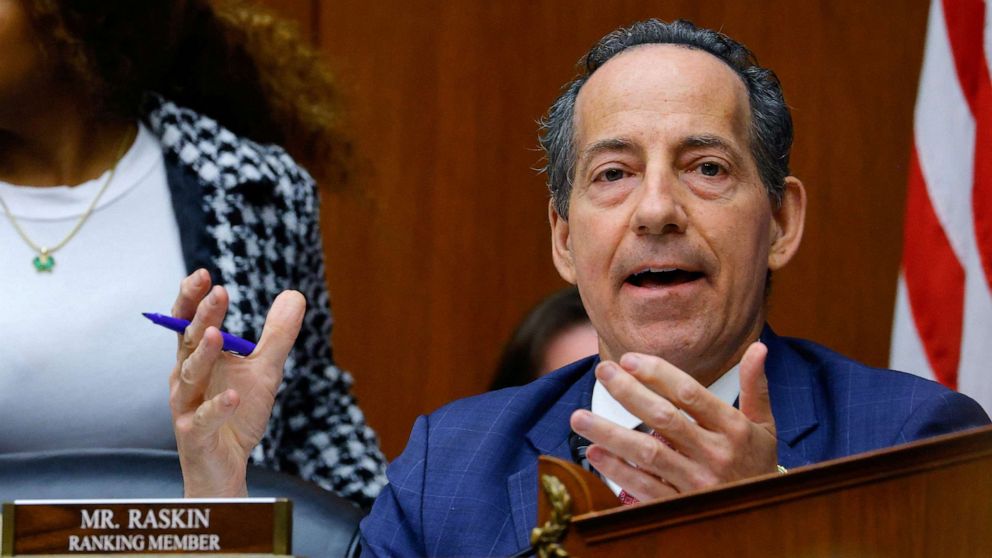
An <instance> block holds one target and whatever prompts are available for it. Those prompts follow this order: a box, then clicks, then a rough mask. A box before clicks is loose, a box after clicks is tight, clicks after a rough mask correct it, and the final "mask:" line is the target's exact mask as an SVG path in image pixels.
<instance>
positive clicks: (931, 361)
mask: <svg viewBox="0 0 992 558" xmlns="http://www.w3.org/2000/svg"><path fill="white" fill-rule="evenodd" d="M990 21H992V1H990V2H985V1H983V0H943V1H941V0H933V2H932V4H931V6H930V19H929V23H928V26H927V40H926V51H925V54H924V60H923V71H922V73H921V75H920V89H919V92H918V95H917V99H916V110H915V114H914V125H913V140H914V141H913V152H912V155H911V157H910V169H909V186H908V193H907V201H906V224H905V230H904V233H903V240H904V245H903V255H902V269H901V271H900V274H899V287H898V294H897V298H896V315H895V323H894V326H893V333H892V354H891V359H890V365H891V366H892V368H895V369H898V370H906V371H909V372H915V373H917V374H919V375H921V376H924V377H928V378H931V379H935V380H937V381H939V382H940V383H942V384H944V385H946V386H948V387H951V388H954V389H957V390H958V391H961V392H962V393H965V394H967V395H970V396H971V397H973V398H974V399H975V400H977V401H978V402H979V403H981V404H982V406H983V407H985V409H986V410H987V411H990V412H992V81H990V79H989V68H990V66H989V60H990V59H992V57H990V56H989V55H990V53H992V27H990V25H989V23H990Z"/></svg>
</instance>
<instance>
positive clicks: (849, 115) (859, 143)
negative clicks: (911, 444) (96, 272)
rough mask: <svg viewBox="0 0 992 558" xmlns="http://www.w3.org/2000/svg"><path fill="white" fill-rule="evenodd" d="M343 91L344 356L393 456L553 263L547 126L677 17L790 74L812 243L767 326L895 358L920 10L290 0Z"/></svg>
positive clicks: (910, 2) (337, 299)
mask: <svg viewBox="0 0 992 558" xmlns="http://www.w3.org/2000/svg"><path fill="white" fill-rule="evenodd" d="M269 3H270V4H271V5H273V6H274V7H276V9H278V10H280V11H283V12H284V13H286V14H287V15H289V16H290V17H293V18H296V19H298V20H299V21H301V24H302V26H303V29H304V30H305V31H306V32H307V33H309V34H310V35H311V36H312V37H313V38H314V40H315V41H316V42H317V44H319V45H320V47H321V49H322V50H323V51H324V52H325V53H326V54H327V56H328V59H329V60H330V63H331V65H332V67H333V68H334V69H335V70H336V72H337V75H338V76H339V78H340V81H341V84H342V87H343V88H344V91H345V94H346V98H347V100H348V119H349V122H350V130H351V136H352V138H353V139H354V142H355V144H354V145H355V164H354V170H353V173H352V174H353V179H352V181H351V183H350V184H348V185H346V186H345V187H343V188H336V189H334V190H333V191H331V192H329V193H326V194H325V196H324V205H323V225H324V242H325V244H324V248H325V250H326V252H327V260H328V273H329V282H330V286H331V293H332V295H333V300H334V312H335V317H336V327H335V331H334V345H335V354H336V355H337V358H338V360H339V362H340V363H341V364H342V365H343V366H345V367H346V368H348V369H349V370H351V371H352V372H353V374H354V376H355V379H356V386H355V390H356V392H357V394H358V396H359V399H360V401H361V405H362V407H363V408H364V410H365V412H366V414H367V416H368V419H369V421H370V423H371V424H372V426H373V427H375V429H376V430H377V431H378V432H379V433H380V435H381V438H382V444H383V448H384V449H385V451H386V453H387V455H388V456H389V457H391V458H392V457H395V456H396V455H397V453H398V452H399V451H400V450H401V449H402V447H403V444H404V442H405V440H406V437H407V435H408V432H409V429H410V426H411V425H412V422H413V419H414V418H415V417H416V415H418V414H421V413H424V412H428V411H431V410H433V409H434V408H436V407H438V406H439V405H441V404H443V403H445V402H447V401H450V400H452V399H455V398H459V397H464V396H467V395H471V394H475V393H479V392H481V391H483V390H484V389H485V387H486V386H487V384H488V383H489V381H490V379H491V376H492V370H493V369H494V367H495V364H496V360H497V355H498V353H499V350H500V348H501V345H502V343H503V341H504V339H505V338H506V337H507V336H508V334H509V333H510V331H511V330H512V329H513V327H514V325H515V324H516V322H517V321H518V320H519V319H520V318H521V317H522V315H523V314H524V312H525V311H526V310H527V309H528V308H529V307H530V306H531V305H533V304H534V303H535V302H536V301H537V300H538V299H540V298H541V297H542V296H543V295H544V294H546V293H549V292H551V291H553V290H555V289H557V288H559V287H561V286H563V284H564V283H563V282H562V281H561V279H559V278H558V277H557V274H556V272H555V270H554V268H553V267H552V265H551V258H550V250H549V247H550V242H549V237H548V225H547V217H546V214H547V206H546V200H547V195H546V193H545V190H544V186H543V178H542V176H539V175H538V174H537V173H536V172H535V171H534V170H533V169H534V168H535V167H537V166H539V165H540V155H539V153H538V152H537V151H536V149H535V147H536V145H537V140H536V125H535V121H536V120H537V119H538V118H539V117H540V116H541V115H542V114H543V112H544V111H545V109H546V108H547V106H548V105H549V104H550V102H551V101H552V100H553V99H554V97H555V96H556V95H557V93H558V90H559V87H560V86H561V85H562V84H564V83H565V82H566V81H567V80H568V79H570V78H571V77H572V76H573V75H574V73H575V62H576V61H577V59H578V58H579V56H580V55H581V54H582V53H583V52H585V50H586V49H587V48H588V47H589V46H591V45H592V44H593V43H594V42H595V41H596V40H597V39H598V38H599V37H601V36H602V35H603V34H605V33H606V32H608V31H610V30H611V29H613V28H614V27H616V26H619V25H622V24H627V23H630V22H633V21H635V20H638V19H643V18H647V17H660V18H663V19H674V18H678V17H683V18H687V19H691V20H693V21H695V22H696V23H697V24H700V25H704V26H707V27H712V28H716V29H721V30H723V31H724V32H726V33H728V34H729V35H731V36H733V37H735V38H736V39H738V40H741V41H742V42H744V43H745V44H747V45H748V46H749V47H750V48H751V49H752V50H754V51H755V52H756V53H757V55H758V57H759V59H760V60H761V62H762V63H763V64H764V65H767V66H769V67H771V68H773V69H774V70H775V71H776V72H777V73H778V75H779V77H780V78H781V80H782V82H783V84H784V88H785V93H786V99H787V100H788V102H789V104H790V105H791V107H792V109H793V116H794V119H795V123H796V143H795V148H794V150H793V159H792V163H793V172H794V174H795V175H797V176H799V177H800V178H802V179H803V181H804V182H805V183H806V185H807V188H808V193H809V214H808V218H807V228H806V235H805V240H804V243H803V248H802V249H801V251H800V254H799V256H798V257H797V258H796V259H795V260H794V262H793V263H792V264H791V265H790V267H789V268H787V269H786V270H784V271H783V272H781V273H779V274H777V275H776V277H775V281H774V282H775V286H774V292H773V296H772V299H771V305H772V309H771V318H770V321H771V323H772V324H773V326H774V327H775V328H776V329H777V330H778V332H779V333H782V334H787V335H798V336H803V337H808V338H812V339H815V340H818V341H820V342H822V343H824V344H827V345H829V346H831V347H833V348H835V349H837V350H840V351H842V352H844V353H847V354H849V355H851V356H853V357H855V358H858V359H861V360H863V361H865V362H868V363H869V364H873V365H884V364H885V362H886V361H887V360H888V347H889V331H890V322H891V319H892V309H893V305H894V299H895V285H896V277H897V273H898V267H899V258H900V249H901V244H902V242H901V238H902V236H901V235H902V233H901V228H902V213H903V205H904V197H905V194H904V190H905V181H906V166H907V161H908V154H909V147H910V134H911V129H912V109H913V102H914V99H915V94H916V81H917V77H918V75H919V70H920V64H921V61H922V53H923V41H924V31H925V27H926V17H927V6H928V2H927V1H926V0H905V1H902V0H900V1H898V2H896V1H889V2H863V1H861V0H819V1H812V0H810V1H798V0H791V1H787V0H751V1H741V0H720V1H705V2H704V1H699V0H670V1H667V2H660V1H650V0H617V1H610V2H604V1H603V0H540V1H525V0H507V1H504V2H490V1H483V0H459V1H440V0H435V1H427V0H403V1H397V0H380V1H378V2H369V1H368V0H328V1H318V0H294V1H280V2H276V1H275V0H271V1H270V2H269Z"/></svg>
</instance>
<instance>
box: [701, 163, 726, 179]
mask: <svg viewBox="0 0 992 558" xmlns="http://www.w3.org/2000/svg"><path fill="white" fill-rule="evenodd" d="M722 170H723V168H721V167H720V165H718V164H716V163H703V164H701V165H699V173H700V174H702V175H703V176H719V175H720V172H721V171H722Z"/></svg>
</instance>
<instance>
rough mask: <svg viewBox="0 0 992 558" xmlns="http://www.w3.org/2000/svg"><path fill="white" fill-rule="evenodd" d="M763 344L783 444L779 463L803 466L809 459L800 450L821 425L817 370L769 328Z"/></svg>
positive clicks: (779, 433) (773, 405) (769, 384)
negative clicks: (808, 437) (815, 392)
mask: <svg viewBox="0 0 992 558" xmlns="http://www.w3.org/2000/svg"><path fill="white" fill-rule="evenodd" d="M761 341H762V342H763V343H764V344H765V345H766V346H767V347H768V359H767V361H766V362H765V375H766V377H767V378H768V392H769V396H770V397H771V402H772V414H773V415H774V416H775V429H776V432H777V435H778V440H779V460H780V462H781V463H782V464H783V465H785V466H787V467H795V466H797V465H803V464H805V459H803V458H802V457H801V453H802V452H801V451H798V450H799V449H800V448H799V447H797V446H798V445H799V444H801V443H802V442H803V440H804V439H805V438H806V437H807V435H808V434H810V433H811V432H813V431H814V430H816V428H817V426H818V425H819V419H818V409H817V408H816V399H815V397H814V390H815V389H816V384H815V381H814V373H815V367H814V366H813V365H812V364H811V363H810V362H809V361H807V360H806V359H804V358H803V357H802V356H801V355H800V354H798V353H797V352H796V351H794V350H793V349H792V348H791V347H790V346H789V345H788V344H787V343H786V342H785V340H783V339H782V338H781V337H779V336H778V335H776V334H775V332H774V331H772V329H771V327H769V326H767V325H766V326H765V329H764V331H763V332H762V334H761Z"/></svg>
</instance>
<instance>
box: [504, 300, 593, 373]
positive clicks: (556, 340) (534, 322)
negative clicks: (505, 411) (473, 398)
mask: <svg viewBox="0 0 992 558" xmlns="http://www.w3.org/2000/svg"><path fill="white" fill-rule="evenodd" d="M598 351H599V338H598V337H597V335H596V330H595V329H594V328H593V327H592V323H591V322H590V321H589V315H588V314H586V309H585V307H584V306H582V299H581V298H580V297H579V289H578V288H576V287H568V288H565V289H562V290H560V291H557V292H555V293H552V294H551V295H549V296H548V297H546V298H545V299H543V300H542V301H541V302H539V303H538V304H537V306H535V307H534V308H533V309H531V311H530V312H528V313H527V315H526V316H525V317H524V319H523V320H522V321H521V322H520V324H519V325H518V326H517V329H516V330H514V332H513V335H512V336H511V337H510V339H509V341H507V343H506V346H505V347H504V348H503V353H502V355H501V356H500V362H499V367H498V368H497V369H496V378H495V379H494V380H493V383H492V385H491V386H490V387H489V389H491V390H495V389H503V388H506V387H512V386H522V385H524V384H526V383H529V382H531V381H532V380H535V379H537V378H538V377H540V376H543V375H545V374H547V373H548V372H551V371H553V370H557V369H559V368H561V367H562V366H565V365H566V364H571V363H572V362H575V361H577V360H579V359H581V358H584V357H587V356H589V355H592V354H596V353H597V352H598Z"/></svg>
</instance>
